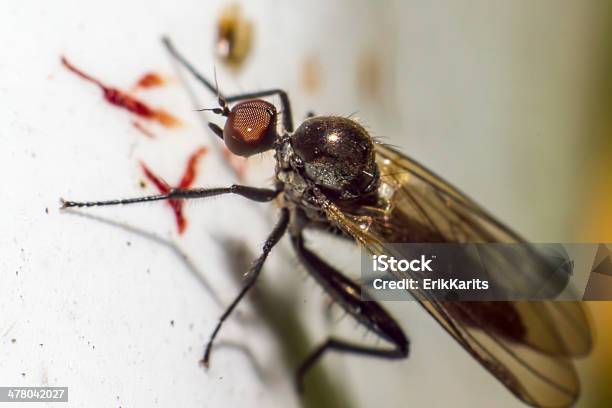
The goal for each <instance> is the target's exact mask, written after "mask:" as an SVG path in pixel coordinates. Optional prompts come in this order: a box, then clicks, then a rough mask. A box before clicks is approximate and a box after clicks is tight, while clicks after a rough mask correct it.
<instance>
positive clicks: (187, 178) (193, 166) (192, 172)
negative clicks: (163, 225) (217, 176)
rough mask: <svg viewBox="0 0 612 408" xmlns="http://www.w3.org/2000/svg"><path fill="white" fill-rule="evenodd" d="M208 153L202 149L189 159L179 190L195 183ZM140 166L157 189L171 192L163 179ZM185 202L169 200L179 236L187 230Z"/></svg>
mask: <svg viewBox="0 0 612 408" xmlns="http://www.w3.org/2000/svg"><path fill="white" fill-rule="evenodd" d="M207 152H208V149H207V148H206V147H201V148H199V149H198V150H196V151H195V152H193V153H192V154H191V156H189V159H187V166H186V167H185V171H184V172H183V177H182V178H181V181H180V183H179V185H178V186H177V188H189V187H191V185H192V184H193V182H194V181H195V178H196V176H197V165H198V162H199V160H200V158H201V157H202V156H204V155H205V154H206V153H207ZM140 166H141V167H142V170H143V172H144V174H145V176H146V177H147V178H148V179H149V180H150V181H151V182H152V183H153V184H155V187H157V189H158V190H159V192H160V193H162V194H167V193H169V192H170V189H171V187H170V186H169V185H168V183H166V182H165V181H164V180H163V179H161V178H159V177H158V176H157V175H155V173H153V172H152V171H151V170H150V169H149V168H148V167H147V165H146V164H144V163H143V162H140ZM183 203H184V201H183V200H168V205H170V207H171V208H172V211H173V212H174V218H175V219H176V226H177V228H178V232H179V234H182V233H183V232H184V231H185V228H187V219H185V216H184V215H183Z"/></svg>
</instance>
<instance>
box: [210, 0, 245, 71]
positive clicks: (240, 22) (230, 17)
mask: <svg viewBox="0 0 612 408" xmlns="http://www.w3.org/2000/svg"><path fill="white" fill-rule="evenodd" d="M252 41H253V24H252V23H251V22H250V21H249V20H247V19H246V18H244V16H243V14H242V9H241V8H240V6H239V5H238V4H235V3H234V4H230V5H228V6H226V7H225V8H224V9H223V10H222V12H221V15H220V16H219V20H218V22H217V38H216V43H215V51H216V54H217V56H218V57H219V59H220V60H221V61H223V62H224V63H225V64H227V65H229V66H231V67H233V68H239V67H240V65H241V64H242V63H243V62H244V60H245V59H246V58H247V56H248V55H249V52H250V51H251V45H252Z"/></svg>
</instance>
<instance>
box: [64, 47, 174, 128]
mask: <svg viewBox="0 0 612 408" xmlns="http://www.w3.org/2000/svg"><path fill="white" fill-rule="evenodd" d="M62 64H63V65H64V66H65V67H66V68H68V69H69V70H70V71H72V72H74V73H75V74H76V75H78V76H80V77H81V78H83V79H85V80H86V81H89V82H92V83H94V84H96V85H98V86H99V87H100V89H102V92H103V94H104V99H106V100H107V101H108V102H109V103H110V104H112V105H115V106H117V107H120V108H123V109H126V110H127V111H129V112H132V113H133V114H135V115H138V116H140V117H143V118H145V119H149V120H154V121H157V122H159V123H160V124H162V125H163V126H166V127H174V126H178V125H179V124H180V122H179V120H178V119H176V118H175V117H174V116H172V115H171V114H170V113H168V112H166V111H164V110H162V109H153V108H150V107H149V106H148V105H147V104H145V103H144V102H142V101H141V100H139V99H137V98H135V97H133V96H131V95H129V94H127V93H126V92H124V91H122V90H120V89H118V88H113V87H109V86H107V85H105V84H103V83H102V82H101V81H99V80H98V79H96V78H94V77H92V76H91V75H88V74H86V73H85V72H83V71H81V70H80V69H78V68H76V67H75V66H74V65H72V64H71V63H70V62H68V60H67V59H66V57H64V56H62Z"/></svg>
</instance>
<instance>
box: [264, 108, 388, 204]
mask: <svg viewBox="0 0 612 408" xmlns="http://www.w3.org/2000/svg"><path fill="white" fill-rule="evenodd" d="M276 156H277V168H276V175H277V178H278V179H279V181H281V182H282V183H283V184H284V192H285V197H286V199H287V200H289V201H291V202H293V203H294V204H296V205H298V206H302V207H306V208H308V207H313V206H314V207H316V205H314V204H313V202H314V200H313V189H315V188H316V189H318V190H319V191H320V192H322V193H323V194H324V195H325V196H326V197H327V198H328V199H329V200H331V201H333V202H335V203H337V204H338V205H341V206H343V207H346V206H359V205H363V204H366V203H367V202H372V200H375V199H376V198H375V197H376V192H377V189H378V186H379V182H380V178H379V170H378V166H377V165H376V161H375V152H374V141H373V140H372V137H371V136H370V135H369V134H368V132H367V131H366V130H365V128H364V127H363V126H361V125H360V124H359V123H357V122H355V121H354V120H351V119H348V118H344V117H338V116H321V117H314V118H310V119H307V120H306V121H304V122H303V123H302V124H301V125H300V126H299V127H298V128H297V129H296V130H295V132H294V133H292V134H290V135H285V136H283V137H281V138H280V139H279V143H278V145H277V146H276Z"/></svg>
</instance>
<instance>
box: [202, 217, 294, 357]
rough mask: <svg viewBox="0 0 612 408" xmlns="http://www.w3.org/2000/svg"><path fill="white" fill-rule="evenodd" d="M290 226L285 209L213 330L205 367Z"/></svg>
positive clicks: (207, 349)
mask: <svg viewBox="0 0 612 408" xmlns="http://www.w3.org/2000/svg"><path fill="white" fill-rule="evenodd" d="M288 224H289V210H288V209H286V208H283V209H282V210H281V216H280V219H279V220H278V222H277V223H276V226H275V227H274V229H273V230H272V233H270V236H268V239H266V242H265V243H264V245H263V250H262V253H261V255H260V256H259V258H257V259H256V260H255V262H254V263H253V265H252V266H251V269H249V270H248V272H247V273H246V275H245V276H246V281H245V284H244V286H243V287H242V290H241V291H240V293H239V294H238V296H236V298H235V299H234V301H233V302H232V303H231V304H230V305H229V307H228V308H227V309H226V310H225V312H224V313H223V314H222V315H221V317H220V318H219V322H218V323H217V326H216V327H215V330H213V332H212V334H211V335H210V338H209V340H208V344H207V345H206V351H205V352H204V358H202V361H201V362H202V364H204V366H205V367H208V363H209V361H210V353H211V350H212V345H213V341H214V340H215V337H217V334H218V333H219V329H221V326H222V325H223V322H224V321H225V319H227V318H228V316H229V315H230V314H231V313H232V311H233V310H234V308H235V307H236V305H238V303H240V300H242V298H243V297H244V295H246V293H247V292H248V291H249V289H251V288H252V287H253V285H254V284H255V281H256V280H257V277H258V276H259V273H260V272H261V268H262V267H263V264H264V262H265V260H266V258H267V257H268V254H269V253H270V251H271V250H272V248H273V247H274V245H276V244H277V243H278V241H280V239H281V238H282V236H283V235H284V234H285V232H286V231H287V225H288Z"/></svg>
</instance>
